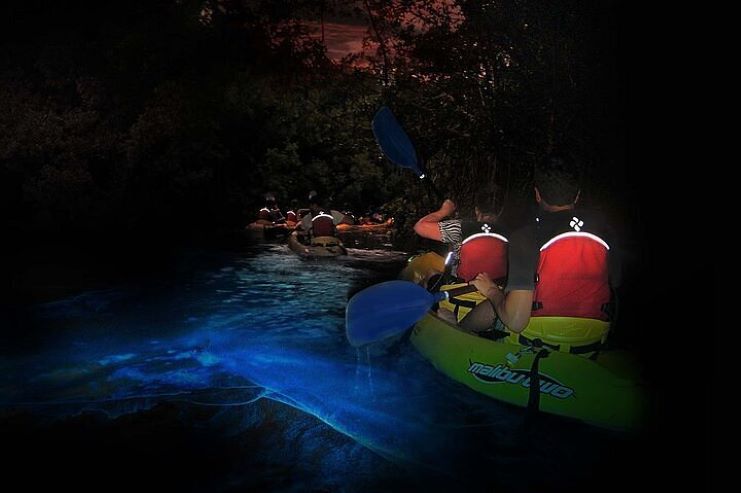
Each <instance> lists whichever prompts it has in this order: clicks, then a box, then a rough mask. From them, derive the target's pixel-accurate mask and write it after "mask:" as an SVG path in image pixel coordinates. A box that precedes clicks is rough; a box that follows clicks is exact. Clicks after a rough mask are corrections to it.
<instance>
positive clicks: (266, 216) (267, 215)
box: [257, 207, 273, 222]
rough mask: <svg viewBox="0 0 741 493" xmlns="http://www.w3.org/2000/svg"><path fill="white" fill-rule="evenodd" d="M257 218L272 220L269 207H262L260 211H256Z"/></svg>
mask: <svg viewBox="0 0 741 493" xmlns="http://www.w3.org/2000/svg"><path fill="white" fill-rule="evenodd" d="M257 219H263V220H265V221H271V222H272V220H273V215H272V214H271V213H270V209H268V208H267V207H263V208H262V209H260V212H258V213H257Z"/></svg>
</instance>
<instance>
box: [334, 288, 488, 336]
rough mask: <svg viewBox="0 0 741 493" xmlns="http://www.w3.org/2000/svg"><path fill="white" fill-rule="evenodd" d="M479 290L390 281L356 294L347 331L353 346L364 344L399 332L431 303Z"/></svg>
mask: <svg viewBox="0 0 741 493" xmlns="http://www.w3.org/2000/svg"><path fill="white" fill-rule="evenodd" d="M473 291H476V286H474V285H472V284H471V285H467V286H462V287H460V288H455V289H451V290H450V291H440V292H438V293H430V292H429V291H427V290H426V289H425V288H423V287H422V286H420V285H418V284H415V283H413V282H409V281H387V282H382V283H380V284H376V285H374V286H371V287H369V288H366V289H364V290H362V291H360V292H358V293H356V294H355V295H354V296H353V297H352V298H350V301H348V303H347V308H346V309H345V333H346V335H347V340H348V341H349V342H350V345H351V346H354V347H357V346H363V345H365V344H371V343H374V342H378V341H381V340H383V339H386V338H389V337H392V336H395V335H399V334H401V333H403V332H405V331H406V330H408V329H409V328H411V327H412V326H413V325H414V324H415V323H416V322H417V321H419V320H420V319H421V318H422V317H423V316H424V315H425V313H427V311H428V310H429V309H430V308H432V305H434V304H435V303H437V302H439V301H442V300H444V299H448V298H452V297H455V296H459V295H461V294H466V293H471V292H473Z"/></svg>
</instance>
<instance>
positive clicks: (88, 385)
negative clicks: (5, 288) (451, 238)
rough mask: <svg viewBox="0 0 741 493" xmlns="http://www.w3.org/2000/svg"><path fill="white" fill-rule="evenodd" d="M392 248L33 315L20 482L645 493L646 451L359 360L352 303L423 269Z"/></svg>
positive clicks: (229, 260)
mask: <svg viewBox="0 0 741 493" xmlns="http://www.w3.org/2000/svg"><path fill="white" fill-rule="evenodd" d="M377 246H379V247H380V248H378V249H373V250H367V249H352V248H351V249H350V255H349V256H348V257H347V258H341V259H334V260H327V259H324V260H321V261H306V260H301V259H299V258H298V257H296V256H295V255H293V254H292V253H291V252H290V251H289V250H288V249H287V247H286V246H285V245H279V244H263V245H254V246H250V247H245V248H242V249H240V250H239V251H234V250H221V249H207V250H204V249H199V250H188V251H182V252H179V253H178V255H177V261H176V263H177V265H178V268H177V269H175V270H174V271H171V272H168V273H167V274H166V275H161V276H158V277H155V278H152V277H148V278H146V279H140V280H136V279H133V280H132V279H128V280H127V281H126V282H125V283H121V284H118V285H116V284H114V285H109V286H107V287H105V288H104V289H95V290H87V291H82V292H78V293H75V294H74V295H70V296H67V297H64V298H61V299H57V300H54V301H48V302H43V303H36V304H34V305H32V306H30V307H28V312H27V314H26V317H25V318H23V320H24V323H25V324H27V325H28V326H29V329H30V327H33V330H34V331H36V332H39V331H41V333H43V337H42V338H39V339H37V340H35V342H34V343H33V344H23V345H13V344H8V345H6V347H4V349H3V351H2V355H1V356H0V370H1V372H0V374H1V375H2V376H1V377H0V406H1V409H0V412H1V413H2V414H0V416H2V419H1V420H0V426H1V428H0V429H1V430H2V435H3V439H4V443H5V445H6V448H7V449H8V450H14V451H15V452H14V453H13V454H12V458H11V459H10V460H9V461H6V462H5V464H4V465H3V469H5V471H4V473H3V474H4V476H5V477H6V478H9V480H19V481H21V482H22V484H25V485H27V486H28V487H32V486H38V485H41V484H45V485H46V484H53V485H57V486H62V485H65V486H70V487H74V488H77V489H78V490H80V489H82V490H96V491H105V490H110V489H116V488H119V487H120V488H123V489H127V490H130V489H131V488H137V489H143V488H149V487H153V486H155V487H160V488H163V489H165V490H188V491H346V492H355V491H416V490H418V489H419V490H433V491H464V490H465V491H500V490H501V491H559V490H567V489H568V490H571V491H573V488H574V487H578V486H584V487H586V486H588V485H590V484H592V483H593V482H594V481H595V480H600V481H604V480H605V479H607V480H608V484H607V486H608V488H607V489H610V488H609V486H610V485H612V486H617V485H619V484H623V483H631V482H632V479H631V478H632V477H633V475H637V474H638V473H637V472H636V468H635V467H634V466H635V464H633V461H634V459H633V458H632V457H634V456H635V450H631V449H634V448H635V447H637V446H640V442H641V440H640V437H635V436H626V435H621V434H617V433H614V432H609V431H605V430H601V429H597V428H593V427H589V426H587V425H583V424H580V423H576V422H572V421H568V420H563V419H559V418H555V417H547V416H544V417H542V419H541V420H540V421H538V422H537V423H536V424H535V425H534V426H533V427H530V428H524V427H523V426H522V425H523V417H524V413H523V410H522V409H519V408H513V407H510V406H508V405H506V404H503V403H500V402H498V401H494V400H491V399H488V398H485V397H483V396H480V395H478V394H475V393H473V392H472V391H470V390H469V389H467V388H465V387H463V386H461V385H459V384H457V383H455V382H452V381H450V380H448V379H447V378H445V377H444V376H442V375H441V374H439V373H437V372H436V371H435V370H434V369H433V368H432V366H431V365H429V364H428V363H427V362H426V361H424V360H423V359H422V358H421V357H420V356H419V355H418V354H417V353H416V351H415V350H414V348H413V347H411V345H409V344H406V345H405V344H402V345H396V346H392V347H387V348H375V349H374V350H373V351H372V352H369V351H366V350H361V351H358V350H356V349H353V348H351V347H350V346H349V345H348V344H347V343H346V341H345V338H344V307H345V303H346V301H347V299H348V298H349V296H351V295H352V294H353V293H354V292H356V291H357V290H358V289H360V288H362V287H365V286H368V285H370V284H373V283H375V282H378V281H381V280H385V279H389V278H392V277H394V276H395V275H396V273H398V271H399V270H400V268H401V267H402V266H403V263H404V262H405V260H406V258H407V256H408V255H407V254H406V253H403V252H398V251H394V250H390V249H389V246H388V245H387V244H384V243H382V242H381V243H379V244H378V245H377ZM369 316H372V314H369ZM17 330H23V327H18V328H17ZM602 489H605V488H602Z"/></svg>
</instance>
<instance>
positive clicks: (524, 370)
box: [402, 254, 646, 429]
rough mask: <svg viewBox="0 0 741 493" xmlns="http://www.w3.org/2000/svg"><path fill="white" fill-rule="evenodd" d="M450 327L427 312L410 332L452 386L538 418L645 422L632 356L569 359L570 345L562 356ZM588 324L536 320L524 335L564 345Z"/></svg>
mask: <svg viewBox="0 0 741 493" xmlns="http://www.w3.org/2000/svg"><path fill="white" fill-rule="evenodd" d="M442 264H443V259H442V257H439V256H438V255H436V254H426V255H422V256H419V257H416V258H413V259H411V261H410V262H409V264H408V265H407V267H406V268H405V269H404V271H403V272H402V278H404V279H407V280H412V281H415V282H420V281H423V280H424V279H427V278H428V277H429V275H430V274H433V273H435V272H438V271H440V270H442ZM449 320H450V317H445V318H443V317H441V316H439V315H438V314H437V313H436V312H433V311H429V312H428V313H427V314H426V315H425V316H424V317H423V318H422V319H421V320H420V321H419V322H418V323H417V324H416V325H415V326H414V328H413V330H412V333H411V337H410V340H411V342H412V344H413V345H414V346H415V347H416V348H417V350H418V351H419V352H420V353H421V354H422V355H423V356H424V357H425V358H426V359H427V360H429V361H430V362H431V363H432V364H433V365H434V366H435V368H437V369H438V370H439V371H441V372H442V373H444V374H445V375H447V376H448V377H450V378H452V379H453V380H456V381H458V382H460V383H463V384H464V385H466V386H468V387H470V388H471V389H473V390H475V391H477V392H481V393H482V394H485V395H487V396H489V397H493V398H495V399H498V400H501V401H504V402H508V403H510V404H515V405H517V406H523V407H528V405H530V406H531V407H532V406H533V399H534V398H535V401H536V402H537V407H538V409H539V410H540V411H543V412H547V413H552V414H556V415H560V416H566V417H570V418H575V419H578V420H581V421H584V422H587V423H590V424H594V425H598V426H602V427H607V428H613V429H635V428H637V427H639V426H640V424H641V423H642V421H643V418H644V414H645V403H646V399H645V395H644V392H645V390H644V386H643V385H642V383H641V381H640V378H639V373H640V372H639V369H638V367H637V365H636V363H635V361H634V359H633V358H632V357H631V355H630V354H628V353H626V352H624V351H616V350H604V349H603V350H600V351H598V352H596V353H589V354H591V356H590V357H587V356H585V355H581V354H572V353H571V352H566V351H568V349H569V348H570V346H569V345H568V344H565V345H564V347H565V348H566V351H564V349H563V348H561V350H556V349H553V348H552V347H549V346H540V347H533V346H531V345H523V344H518V343H514V342H513V341H516V340H517V338H516V337H512V336H510V337H506V338H503V339H499V340H491V339H489V338H485V337H481V336H479V335H477V334H476V333H473V332H468V331H466V330H464V329H462V328H461V327H459V326H458V325H457V324H456V323H454V322H451V321H449ZM453 320H454V319H453ZM533 320H535V319H533ZM593 322H595V321H592V320H590V319H573V318H568V319H567V318H563V317H539V319H538V320H536V321H535V322H534V324H533V325H534V326H535V327H534V328H532V329H531V330H530V331H529V332H528V329H526V331H525V333H530V334H533V333H541V334H542V333H545V334H546V335H547V334H548V333H554V334H556V336H557V337H562V338H563V336H564V333H565V332H568V331H569V330H570V329H569V327H572V326H574V327H576V328H577V330H578V329H580V328H583V327H592V326H593ZM597 322H598V321H597ZM564 327H566V329H564ZM536 339H537V338H536ZM538 354H540V356H539V357H537V356H536V355H538ZM536 359H537V365H535V366H534V363H535V362H536ZM533 381H537V385H533V386H532V387H533V392H535V390H536V389H538V390H539V392H537V395H533V392H531V382H533Z"/></svg>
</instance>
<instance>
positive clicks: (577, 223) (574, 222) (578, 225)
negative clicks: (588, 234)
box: [569, 216, 584, 233]
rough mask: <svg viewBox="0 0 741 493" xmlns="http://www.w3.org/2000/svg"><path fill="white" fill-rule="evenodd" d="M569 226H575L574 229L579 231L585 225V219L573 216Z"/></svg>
mask: <svg viewBox="0 0 741 493" xmlns="http://www.w3.org/2000/svg"><path fill="white" fill-rule="evenodd" d="M569 226H571V227H572V228H574V231H576V232H577V233H578V232H579V231H581V227H582V226H584V221H582V220H581V219H579V218H578V217H576V216H574V217H572V218H571V222H570V223H569Z"/></svg>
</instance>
